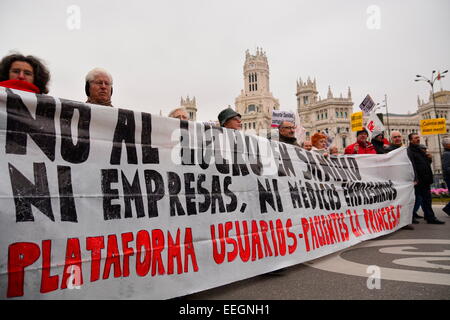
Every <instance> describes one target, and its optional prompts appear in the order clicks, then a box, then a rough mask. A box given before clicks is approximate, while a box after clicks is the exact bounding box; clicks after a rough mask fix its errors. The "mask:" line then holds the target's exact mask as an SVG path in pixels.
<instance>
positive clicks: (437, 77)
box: [414, 70, 448, 173]
mask: <svg viewBox="0 0 450 320" xmlns="http://www.w3.org/2000/svg"><path fill="white" fill-rule="evenodd" d="M447 72H448V70H445V71H444V72H442V73H441V72H438V74H436V70H433V72H432V73H431V78H430V79H428V78H426V77H424V76H422V75H420V74H418V75H416V78H417V79H414V81H425V82H428V84H429V85H430V86H431V96H432V97H433V108H434V114H435V116H436V119H437V118H438V114H437V110H436V101H435V100H434V82H435V81H436V80H441V79H442V78H445V74H446V73H447ZM438 145H439V157H441V159H440V160H441V173H442V150H441V136H440V135H439V134H438Z"/></svg>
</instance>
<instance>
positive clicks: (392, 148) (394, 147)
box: [385, 143, 401, 153]
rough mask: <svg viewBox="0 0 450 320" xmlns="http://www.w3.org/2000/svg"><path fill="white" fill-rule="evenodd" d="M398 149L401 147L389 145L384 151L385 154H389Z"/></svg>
mask: <svg viewBox="0 0 450 320" xmlns="http://www.w3.org/2000/svg"><path fill="white" fill-rule="evenodd" d="M400 147H401V146H396V145H394V144H392V143H391V144H390V145H389V146H388V147H387V148H386V149H385V150H386V153H389V152H391V151H394V150H396V149H398V148H400Z"/></svg>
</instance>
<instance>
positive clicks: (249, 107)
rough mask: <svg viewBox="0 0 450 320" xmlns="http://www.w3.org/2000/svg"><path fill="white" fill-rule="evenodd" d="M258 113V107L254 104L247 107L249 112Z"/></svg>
mask: <svg viewBox="0 0 450 320" xmlns="http://www.w3.org/2000/svg"><path fill="white" fill-rule="evenodd" d="M253 111H256V106H255V105H254V104H251V105H249V106H248V107H247V112H253Z"/></svg>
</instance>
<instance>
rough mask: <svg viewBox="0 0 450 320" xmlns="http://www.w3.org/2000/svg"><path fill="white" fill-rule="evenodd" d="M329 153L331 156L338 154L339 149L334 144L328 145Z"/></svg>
mask: <svg viewBox="0 0 450 320" xmlns="http://www.w3.org/2000/svg"><path fill="white" fill-rule="evenodd" d="M329 149H330V155H332V156H338V155H339V149H338V147H336V146H330V148H329Z"/></svg>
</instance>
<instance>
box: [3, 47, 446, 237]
mask: <svg viewBox="0 0 450 320" xmlns="http://www.w3.org/2000/svg"><path fill="white" fill-rule="evenodd" d="M49 80H50V72H49V71H48V69H47V68H46V66H45V65H44V63H43V62H42V61H41V60H40V59H38V58H36V57H34V56H31V55H28V56H24V55H22V54H20V53H14V54H10V55H8V56H5V57H4V58H3V59H2V60H1V61H0V86H2V87H6V88H11V89H18V90H23V91H28V92H33V93H37V94H47V93H48V92H49V89H48V83H49ZM85 81H86V83H85V93H86V96H87V101H86V102H87V103H92V104H97V105H103V106H110V107H112V106H113V105H112V102H111V96H112V93H113V87H112V85H113V79H112V76H111V74H110V73H109V72H108V71H106V70H104V69H101V68H95V69H93V70H91V71H89V72H88V73H87V75H86V78H85ZM169 117H171V118H177V119H180V120H188V119H189V117H188V114H187V112H186V111H185V110H184V109H183V108H177V109H175V110H173V111H171V112H170V113H169ZM218 120H219V124H220V126H221V127H224V128H228V129H234V130H241V129H242V123H241V115H240V114H239V113H237V112H236V111H234V110H233V109H231V108H226V109H224V110H222V111H221V112H220V113H219V115H218ZM295 130H296V125H295V123H293V122H290V121H283V122H282V123H281V124H280V125H279V127H278V132H279V141H280V142H283V143H287V144H291V145H294V146H296V147H299V148H303V149H305V150H308V151H311V152H317V153H320V154H322V155H323V156H327V157H328V156H330V155H331V156H333V155H338V149H337V147H336V146H327V135H325V134H324V133H321V132H317V133H314V134H313V135H312V136H311V139H310V140H306V141H303V142H301V143H300V142H299V141H297V138H296V136H295V132H296V131H295ZM368 137H369V134H368V132H367V130H366V129H363V130H360V131H358V132H357V133H356V142H355V143H353V144H351V145H349V146H347V147H346V148H345V152H344V154H352V155H354V154H385V153H389V152H391V151H393V150H396V149H398V148H400V147H402V138H403V137H402V135H401V133H400V132H399V131H392V132H391V135H390V142H389V141H388V140H387V139H386V138H385V137H384V133H383V132H375V133H373V137H372V139H371V141H368ZM408 139H409V146H408V148H407V152H408V156H409V158H410V160H411V163H412V165H413V168H414V174H415V178H414V189H415V196H416V202H415V205H414V212H413V218H412V223H418V221H417V219H420V218H424V219H425V220H426V221H427V223H430V224H444V223H445V222H443V221H440V220H438V219H437V218H436V216H435V214H434V212H433V208H432V199H431V184H432V183H433V172H432V170H431V161H432V159H431V155H430V154H429V153H428V152H427V150H426V149H427V148H426V146H424V145H422V144H420V136H419V135H418V134H417V133H411V134H410V135H409V136H408ZM442 144H443V147H444V155H443V158H442V167H443V174H444V180H445V183H446V184H447V187H449V186H450V138H444V139H443V141H442ZM419 207H422V210H423V212H424V216H423V217H421V216H419V215H418V214H417V211H418V209H419ZM443 210H444V212H445V213H446V214H448V215H449V216H450V202H449V203H448V204H447V205H446V206H445V207H444V209H443ZM406 228H409V229H413V228H412V226H407V227H406Z"/></svg>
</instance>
